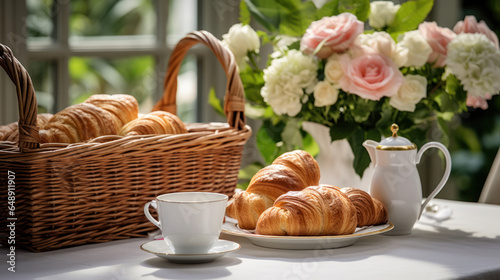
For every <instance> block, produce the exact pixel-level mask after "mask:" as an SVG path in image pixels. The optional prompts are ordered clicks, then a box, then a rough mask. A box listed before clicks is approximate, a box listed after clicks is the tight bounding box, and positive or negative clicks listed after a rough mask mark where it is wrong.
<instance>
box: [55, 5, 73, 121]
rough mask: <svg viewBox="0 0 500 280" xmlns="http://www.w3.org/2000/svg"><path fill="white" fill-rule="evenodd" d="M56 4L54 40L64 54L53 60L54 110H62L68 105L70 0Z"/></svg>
mask: <svg viewBox="0 0 500 280" xmlns="http://www.w3.org/2000/svg"><path fill="white" fill-rule="evenodd" d="M54 5H58V7H57V13H56V16H55V19H54V20H55V22H54V29H55V30H54V34H53V36H54V41H55V44H56V45H57V46H58V48H59V49H60V51H61V52H62V53H63V54H64V55H61V56H59V57H58V58H57V59H56V61H55V69H54V71H55V72H54V73H55V75H54V79H55V81H54V100H55V102H54V108H52V110H53V111H54V112H58V111H61V110H63V109H64V108H66V107H68V106H69V87H70V77H69V71H68V63H69V57H70V54H71V50H70V46H69V15H70V10H71V7H70V5H71V2H70V1H66V2H64V3H58V1H56V2H54Z"/></svg>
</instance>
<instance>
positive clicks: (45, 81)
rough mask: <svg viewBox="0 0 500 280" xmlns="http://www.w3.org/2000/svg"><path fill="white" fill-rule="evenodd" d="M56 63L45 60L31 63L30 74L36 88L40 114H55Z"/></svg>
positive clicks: (29, 66) (29, 65)
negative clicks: (54, 83) (54, 82)
mask: <svg viewBox="0 0 500 280" xmlns="http://www.w3.org/2000/svg"><path fill="white" fill-rule="evenodd" d="M53 66H54V62H52V61H45V60H35V61H30V63H29V64H28V68H27V70H28V73H30V77H31V81H32V82H33V86H34V87H35V93H36V100H37V102H38V113H54V112H53V110H52V109H53V108H54V86H53V80H54V71H53V70H54V67H53Z"/></svg>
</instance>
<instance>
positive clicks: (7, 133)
mask: <svg viewBox="0 0 500 280" xmlns="http://www.w3.org/2000/svg"><path fill="white" fill-rule="evenodd" d="M50 117H52V114H49V113H42V114H38V115H37V118H36V126H37V127H38V129H42V128H43V127H44V126H45V124H46V123H47V122H48V120H49V118H50ZM18 126H19V124H18V122H13V123H10V124H7V125H2V126H0V141H12V142H17V140H18V139H19V129H18Z"/></svg>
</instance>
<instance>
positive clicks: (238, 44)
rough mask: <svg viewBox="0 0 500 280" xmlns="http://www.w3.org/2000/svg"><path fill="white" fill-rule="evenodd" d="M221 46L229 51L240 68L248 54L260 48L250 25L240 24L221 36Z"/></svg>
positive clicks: (255, 33) (257, 37) (257, 38)
mask: <svg viewBox="0 0 500 280" xmlns="http://www.w3.org/2000/svg"><path fill="white" fill-rule="evenodd" d="M222 44H223V45H225V46H226V47H228V48H229V49H230V50H231V52H232V53H233V55H234V58H235V59H236V62H238V65H239V66H240V67H243V66H244V63H245V58H246V56H247V53H248V52H250V51H255V52H259V48H260V40H259V36H258V35H257V32H255V30H253V29H252V27H250V25H242V24H241V23H238V24H235V25H233V26H231V28H230V29H229V32H228V33H227V34H224V35H222Z"/></svg>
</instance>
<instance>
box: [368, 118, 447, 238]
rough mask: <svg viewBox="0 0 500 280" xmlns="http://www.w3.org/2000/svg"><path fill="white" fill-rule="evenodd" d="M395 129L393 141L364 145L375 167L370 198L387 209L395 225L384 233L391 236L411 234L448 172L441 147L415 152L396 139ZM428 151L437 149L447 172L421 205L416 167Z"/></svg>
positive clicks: (435, 145) (428, 145)
mask: <svg viewBox="0 0 500 280" xmlns="http://www.w3.org/2000/svg"><path fill="white" fill-rule="evenodd" d="M398 129H399V127H398V126H397V125H396V124H393V125H392V127H391V130H392V137H388V138H385V139H383V140H382V141H381V142H380V143H378V142H376V141H373V140H366V141H365V142H363V146H364V147H365V148H366V149H367V150H368V153H369V155H370V159H371V161H372V163H373V164H374V166H375V171H374V173H373V179H372V182H371V186H370V194H371V195H372V196H373V197H375V198H377V199H379V200H380V201H381V202H382V203H383V204H384V205H385V207H386V208H387V212H388V214H389V221H390V222H391V223H393V224H394V229H392V230H391V231H389V232H388V233H387V234H391V235H404V234H410V233H411V231H412V229H413V226H414V225H415V223H416V222H417V221H418V219H420V215H421V214H422V212H423V210H424V209H425V206H426V205H427V203H428V202H429V201H430V200H431V199H432V198H434V197H435V196H436V195H437V194H438V193H439V192H440V191H441V189H442V188H443V187H444V185H445V183H446V181H447V180H448V177H449V176H450V171H451V157H450V153H449V152H448V149H446V147H445V146H444V145H443V144H441V143H438V142H429V143H426V144H425V145H423V146H422V147H421V149H420V151H418V152H417V146H416V145H415V144H413V143H412V142H410V141H409V140H408V139H406V138H404V137H401V136H398V135H397V131H398ZM429 148H438V149H440V150H441V151H442V152H443V153H444V157H445V159H446V168H445V172H444V175H443V177H442V179H441V181H440V182H439V184H438V185H437V187H436V188H435V189H434V190H433V191H432V193H431V194H430V195H429V196H428V197H427V199H426V200H425V201H424V202H423V203H422V185H421V183H420V176H419V174H418V170H417V166H416V165H417V164H418V163H419V162H420V158H421V157H422V154H423V153H424V152H425V151H426V150H427V149H429Z"/></svg>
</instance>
